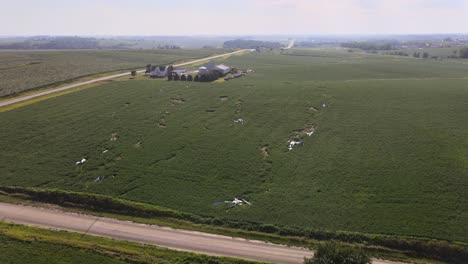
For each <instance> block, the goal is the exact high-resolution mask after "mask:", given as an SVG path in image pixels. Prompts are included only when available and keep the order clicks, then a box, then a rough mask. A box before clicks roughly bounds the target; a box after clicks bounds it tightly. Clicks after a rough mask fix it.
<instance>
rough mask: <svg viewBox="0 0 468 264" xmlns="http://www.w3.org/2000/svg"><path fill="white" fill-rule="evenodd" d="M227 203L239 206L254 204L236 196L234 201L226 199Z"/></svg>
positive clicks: (231, 205) (230, 205)
mask: <svg viewBox="0 0 468 264" xmlns="http://www.w3.org/2000/svg"><path fill="white" fill-rule="evenodd" d="M225 203H227V204H229V207H234V206H239V205H246V204H248V205H252V204H251V203H250V202H249V201H247V200H245V199H242V198H240V197H235V198H234V200H232V201H225Z"/></svg>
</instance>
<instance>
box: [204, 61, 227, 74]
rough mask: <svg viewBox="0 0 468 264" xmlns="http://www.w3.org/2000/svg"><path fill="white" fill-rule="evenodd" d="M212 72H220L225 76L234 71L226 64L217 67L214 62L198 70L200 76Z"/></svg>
mask: <svg viewBox="0 0 468 264" xmlns="http://www.w3.org/2000/svg"><path fill="white" fill-rule="evenodd" d="M211 71H219V72H221V73H222V75H223V76H224V75H226V74H228V73H230V72H231V71H232V68H231V67H229V66H226V65H224V64H219V65H216V64H214V63H212V62H210V63H207V64H205V65H203V66H202V67H200V68H198V74H199V75H206V74H208V73H210V72H211Z"/></svg>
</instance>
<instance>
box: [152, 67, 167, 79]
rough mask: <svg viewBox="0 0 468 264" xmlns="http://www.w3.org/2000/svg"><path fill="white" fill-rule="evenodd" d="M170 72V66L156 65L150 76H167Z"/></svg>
mask: <svg viewBox="0 0 468 264" xmlns="http://www.w3.org/2000/svg"><path fill="white" fill-rule="evenodd" d="M168 74H169V67H168V66H164V65H161V66H156V68H155V69H154V71H152V72H150V77H153V78H165V77H167V75H168Z"/></svg>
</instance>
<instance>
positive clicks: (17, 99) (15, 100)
mask: <svg viewBox="0 0 468 264" xmlns="http://www.w3.org/2000/svg"><path fill="white" fill-rule="evenodd" d="M246 51H252V50H250V49H243V50H238V51H234V52H230V53H224V54H220V55H215V56H210V57H206V58H202V59H197V60H193V61H188V62H184V63H179V64H176V65H174V67H180V66H186V65H190V64H194V63H198V62H202V61H207V60H213V59H217V58H221V57H224V56H230V55H234V54H237V53H242V52H246ZM142 72H145V70H139V71H138V73H142ZM128 75H130V72H125V73H119V74H114V75H109V76H106V77H101V78H97V79H93V80H89V81H84V82H80V83H75V84H71V85H67V86H63V87H58V88H55V89H50V90H46V91H43V92H38V93H34V94H30V95H25V96H19V97H15V98H12V99H10V100H5V101H2V102H0V107H3V106H7V105H11V104H16V103H19V102H23V101H26V100H30V99H33V98H36V97H41V96H44V95H48V94H52V93H56V92H60V91H64V90H68V89H72V88H75V87H79V86H83V85H88V84H91V83H96V82H101V81H106V80H110V79H115V78H119V77H124V76H128Z"/></svg>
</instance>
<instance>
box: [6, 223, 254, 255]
mask: <svg viewBox="0 0 468 264" xmlns="http://www.w3.org/2000/svg"><path fill="white" fill-rule="evenodd" d="M0 241H2V246H1V248H4V249H5V250H2V256H1V257H2V258H8V256H5V254H7V255H8V254H9V255H11V256H10V257H11V259H15V254H17V253H19V252H21V253H22V254H20V255H22V256H23V257H26V258H28V260H29V262H28V263H38V262H39V263H40V261H38V260H41V259H47V260H50V262H44V263H58V262H60V261H57V260H62V261H63V263H70V256H69V255H74V258H71V259H72V261H71V262H74V263H90V262H93V261H92V260H95V261H96V262H95V263H125V262H126V263H219V264H221V263H225V264H231V263H244V264H248V263H255V262H251V261H246V260H240V259H234V258H226V257H213V256H206V255H200V254H194V253H188V252H181V251H175V250H170V249H163V248H158V247H156V246H151V245H143V244H139V243H134V242H127V241H120V240H113V239H109V238H102V237H96V236H90V235H83V234H79V233H72V232H66V231H52V230H47V229H40V228H34V227H28V226H21V225H14V224H7V223H2V222H0ZM14 247H16V248H14ZM37 248H39V250H37ZM33 251H34V252H33ZM41 255H48V256H41ZM64 260H66V261H64ZM80 260H81V261H80ZM19 261H26V260H25V259H22V260H19ZM102 261H105V262H102ZM12 263H15V262H12ZM16 263H21V262H16ZM23 263H24V262H23Z"/></svg>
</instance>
